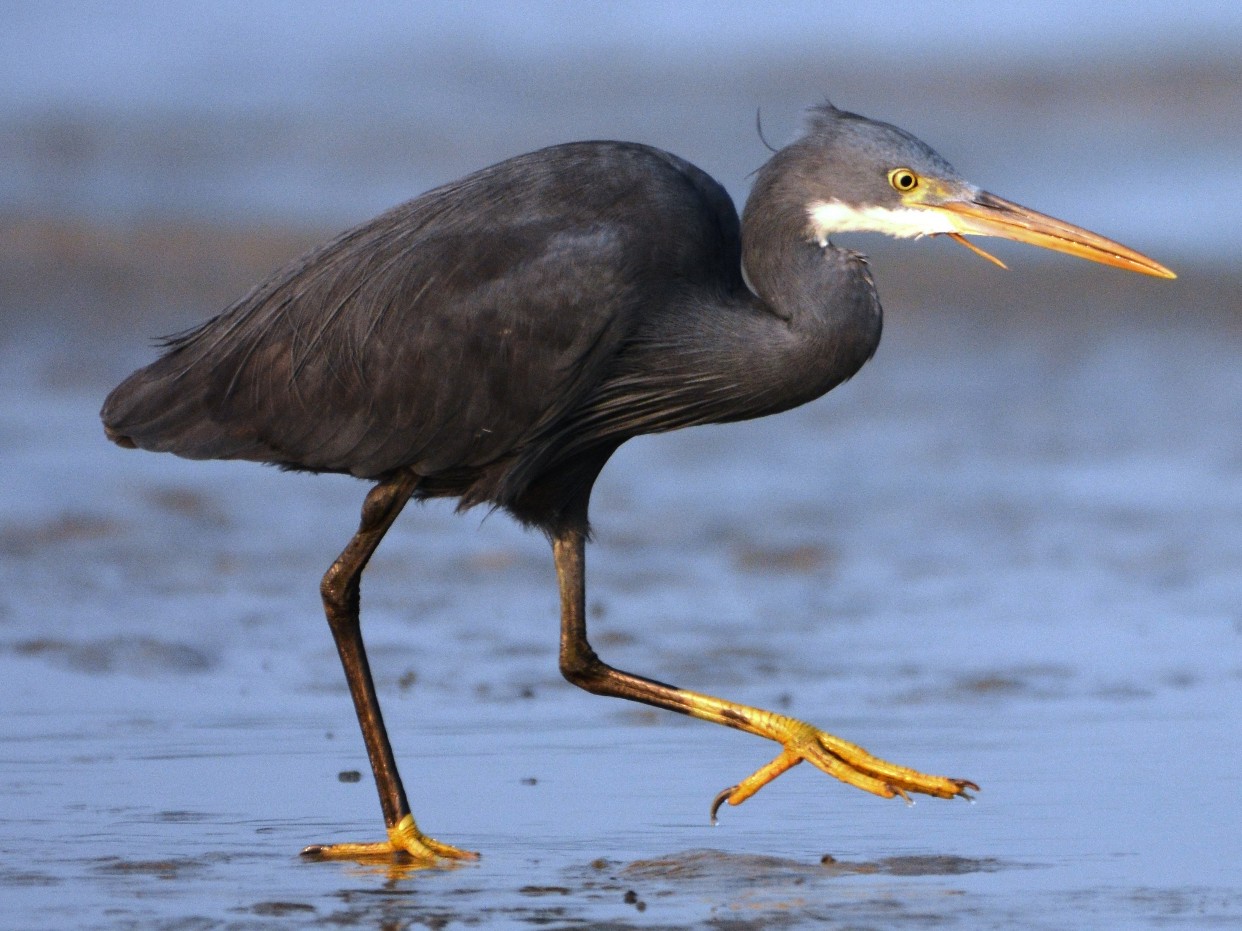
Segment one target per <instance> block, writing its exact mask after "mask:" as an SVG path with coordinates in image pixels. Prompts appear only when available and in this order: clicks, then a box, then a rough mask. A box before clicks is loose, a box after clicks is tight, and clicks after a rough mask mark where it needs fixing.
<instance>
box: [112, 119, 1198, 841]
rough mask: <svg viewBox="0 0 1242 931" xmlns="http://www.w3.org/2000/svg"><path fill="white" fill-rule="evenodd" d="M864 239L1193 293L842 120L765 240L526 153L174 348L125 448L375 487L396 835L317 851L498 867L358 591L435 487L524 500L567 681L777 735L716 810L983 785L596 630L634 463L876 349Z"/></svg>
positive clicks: (134, 397)
mask: <svg viewBox="0 0 1242 931" xmlns="http://www.w3.org/2000/svg"><path fill="white" fill-rule="evenodd" d="M853 230H861V231H878V232H881V233H887V234H890V235H892V236H898V237H919V236H925V235H937V234H945V235H948V236H951V237H953V238H955V239H957V240H958V241H959V242H962V243H963V244H967V243H966V240H965V239H964V238H963V237H964V236H967V235H977V236H1001V237H1005V238H1007V239H1013V240H1019V241H1022V242H1027V243H1032V244H1034V245H1037V246H1042V247H1044V248H1047V249H1055V250H1058V251H1060V252H1067V253H1070V254H1071V255H1076V256H1080V257H1082V258H1086V259H1091V260H1093V261H1096V262H1103V263H1105V264H1108V265H1113V266H1117V267H1118V268H1123V269H1129V270H1131V271H1137V272H1142V273H1144V274H1148V275H1155V276H1159V277H1165V278H1172V277H1174V275H1173V273H1172V272H1170V271H1169V270H1168V269H1166V268H1165V267H1164V266H1162V265H1160V264H1158V263H1157V262H1154V261H1152V260H1151V259H1149V258H1146V257H1145V256H1143V255H1140V254H1139V253H1137V252H1134V251H1133V250H1131V249H1128V248H1126V247H1125V246H1122V245H1120V244H1119V243H1116V242H1113V241H1111V240H1108V239H1105V238H1104V237H1102V236H1098V235H1096V234H1095V233H1091V232H1089V231H1087V230H1084V229H1081V228H1079V227H1076V226H1071V225H1070V224H1068V223H1064V222H1062V221H1060V220H1056V219H1053V218H1051V217H1048V216H1045V215H1043V214H1039V213H1036V212H1034V211H1032V210H1029V209H1027V208H1025V207H1021V206H1019V205H1017V204H1014V203H1011V202H1009V201H1006V200H1002V199H1001V198H999V197H996V196H994V195H992V194H989V193H987V192H985V191H982V190H980V189H979V188H978V187H976V186H974V185H973V184H970V183H968V182H966V181H965V180H964V179H963V178H961V177H960V176H959V175H958V174H957V172H956V171H954V169H953V168H952V167H951V166H950V165H949V163H948V162H946V161H945V160H944V159H943V158H941V157H940V156H939V155H938V154H937V153H936V152H934V151H933V150H932V149H931V148H929V147H928V146H927V145H925V144H924V143H923V142H921V141H919V140H918V139H916V138H914V137H913V136H911V135H910V134H908V133H906V132H904V131H902V130H900V129H898V128H896V127H894V126H891V125H888V124H885V123H880V122H875V121H872V120H869V119H866V118H864V117H861V116H858V115H856V114H853V113H847V112H844V111H841V110H838V109H836V108H835V107H833V106H831V105H830V104H825V105H822V106H819V107H815V108H813V109H812V110H811V111H810V115H809V118H808V123H807V128H806V131H805V133H804V134H803V135H802V136H801V137H800V138H799V139H797V140H796V141H795V142H793V143H792V144H790V145H788V146H786V147H785V148H783V149H781V150H780V151H778V152H776V153H775V154H774V155H773V156H772V158H771V159H770V160H769V161H768V162H767V163H766V164H765V165H764V166H763V167H762V168H761V169H760V170H759V171H758V173H757V176H756V178H755V181H754V186H753V189H752V191H751V193H750V197H749V199H748V200H747V203H746V208H745V211H744V213H743V214H742V217H741V219H740V221H739V217H738V214H737V211H736V210H735V208H734V206H733V202H732V201H731V200H730V198H729V196H728V194H727V193H726V192H725V190H724V188H723V187H721V186H720V185H719V184H718V183H717V182H716V181H714V180H713V179H712V178H711V177H709V176H708V175H707V174H706V173H705V172H703V171H702V170H700V169H699V168H696V167H695V166H694V165H691V164H689V163H688V162H686V161H684V160H682V159H680V158H678V157H677V156H675V155H671V154H669V153H667V152H663V151H660V150H658V149H655V148H652V147H650V146H646V145H638V144H633V143H624V142H579V143H571V144H567V145H557V146H553V147H551V148H546V149H541V150H539V151H537V152H532V153H529V154H526V155H519V156H517V157H516V158H511V159H509V160H507V161H504V162H501V163H500V164H497V165H493V166H492V167H490V168H485V169H483V170H481V171H478V172H475V173H474V174H471V175H468V176H466V177H464V178H462V179H461V180H459V181H454V182H452V183H450V184H446V185H444V186H443V187H439V188H436V189H435V190H432V191H429V192H428V193H426V194H424V195H422V196H421V197H418V198H415V199H414V200H412V201H409V202H408V203H405V204H402V205H400V206H398V207H395V208H394V209H392V210H390V211H389V212H387V213H385V214H383V215H381V216H379V217H377V218H375V219H374V220H371V221H370V222H367V223H364V224H362V225H361V226H358V227H356V228H354V229H351V230H349V231H348V232H346V233H344V234H342V235H341V236H340V237H338V238H337V239H335V240H334V241H332V242H330V243H328V244H327V245H326V246H323V247H322V248H320V249H318V250H316V251H313V252H311V253H310V254H308V255H306V256H305V257H303V258H301V259H300V260H298V261H296V262H294V263H292V264H291V265H289V266H288V267H287V268H285V269H283V270H282V271H279V272H277V273H276V274H275V275H273V276H272V277H271V278H269V279H268V280H267V281H265V282H264V283H262V284H260V285H259V286H258V287H256V288H255V289H254V290H253V291H251V292H250V293H249V294H247V295H246V296H245V297H243V298H242V299H241V300H240V301H238V302H237V303H236V304H234V305H233V306H232V307H230V308H229V309H228V310H226V311H225V312H224V313H222V314H220V315H219V316H217V317H215V318H214V319H212V320H209V321H208V322H206V323H204V324H202V325H201V326H199V327H197V328H196V329H193V330H191V331H189V332H186V333H183V334H180V335H177V336H174V337H171V338H170V339H168V340H167V342H166V347H165V348H166V351H165V353H164V354H163V356H162V357H161V358H159V359H158V360H157V361H155V362H153V363H152V364H151V365H149V366H147V367H146V368H143V369H140V370H139V371H137V372H135V373H134V374H132V375H131V376H130V377H129V378H127V379H126V380H125V381H124V382H122V383H121V385H120V386H119V387H117V388H116V389H115V390H114V391H113V392H112V393H111V394H110V395H109V396H108V399H107V401H106V402H105V404H104V406H103V411H102V417H103V422H104V424H105V428H106V432H107V435H108V437H109V438H110V439H111V440H113V441H114V442H116V443H118V444H120V445H121V446H125V447H131V448H133V447H137V448H141V449H148V450H154V451H159V452H171V453H176V454H177V455H179V456H186V457H189V458H193V459H250V460H256V461H259V462H266V463H272V464H275V465H278V466H280V467H282V468H286V469H296V470H304V471H310V472H337V473H348V474H350V475H354V476H357V477H358V478H362V479H366V480H368V481H371V482H374V483H375V485H374V487H373V488H372V489H371V490H370V491H369V492H368V494H367V496H366V501H365V503H364V505H363V508H362V518H361V524H360V526H359V529H358V532H357V533H356V534H355V535H354V536H353V538H352V539H351V540H350V542H349V544H348V545H347V546H346V547H345V549H344V551H343V552H342V553H341V555H340V557H339V558H338V559H337V560H336V561H335V562H334V563H333V564H332V566H331V568H329V569H328V572H327V574H326V575H325V576H324V577H323V581H322V584H321V594H322V597H323V604H324V609H325V611H326V614H327V618H328V624H329V626H330V627H331V630H332V634H333V637H334V638H335V640H336V645H337V648H338V650H339V652H340V656H341V662H342V664H343V665H344V669H345V677H346V679H347V680H348V683H349V688H350V692H351V694H352V696H353V700H354V704H355V707H356V710H357V713H358V719H359V722H360V724H361V727H362V735H363V738H364V740H365V742H366V747H367V752H368V754H369V756H370V761H371V767H372V769H373V770H374V773H375V781H376V785H377V787H378V789H379V796H380V802H381V806H382V808H383V814H384V823H385V825H386V826H387V831H388V839H387V840H386V841H382V842H379V843H370V844H333V845H322V846H315V847H308V848H307V850H306V851H305V852H306V853H308V854H312V855H318V856H325V857H354V858H358V857H374V856H384V857H390V856H398V857H402V856H405V857H410V858H413V859H414V860H415V861H420V862H427V863H431V862H436V861H438V860H440V859H442V858H447V859H461V858H469V857H473V856H474V854H472V853H470V852H468V851H464V850H460V849H458V848H456V847H452V846H449V845H447V844H443V843H440V842H439V841H436V840H433V839H432V838H430V837H428V836H426V835H425V834H423V833H422V832H421V831H420V830H419V828H418V827H417V826H416V824H415V822H414V818H413V816H412V815H411V812H410V806H409V803H408V801H407V799H406V793H405V790H404V788H403V787H402V783H401V779H400V776H399V775H398V772H397V764H396V760H395V759H394V756H393V752H392V748H391V746H390V744H389V741H388V736H387V734H386V732H385V730H384V724H383V720H382V718H381V715H380V706H379V701H378V699H377V697H376V693H375V687H374V684H373V683H372V679H371V674H370V671H369V667H368V663H367V657H366V652H365V650H364V647H363V642H362V637H361V632H360V626H359V579H360V577H361V574H362V571H363V569H364V568H365V566H366V564H367V561H368V560H369V559H370V557H371V555H372V553H373V552H374V551H375V548H376V546H377V545H378V544H379V542H380V540H381V538H382V537H383V536H384V533H385V532H386V531H387V530H388V528H389V526H391V524H392V522H393V521H394V520H395V519H396V517H397V515H398V513H399V512H400V511H401V509H402V508H403V506H404V505H405V504H406V502H407V501H408V500H409V499H410V498H415V499H426V498H436V497H449V498H456V499H457V500H458V502H459V507H460V508H461V509H465V508H469V507H472V506H474V505H477V504H486V505H490V506H492V507H495V508H501V509H504V510H506V511H508V512H509V513H510V514H512V515H513V516H514V517H515V518H516V519H517V520H519V521H520V522H522V523H523V524H525V525H527V526H529V527H534V528H538V529H539V530H541V531H543V533H545V534H546V535H547V536H548V538H549V539H550V540H551V543H552V549H553V554H554V559H555V566H556V573H557V577H558V580H559V585H560V605H561V640H560V668H561V672H562V673H563V674H564V676H565V678H567V679H568V680H569V681H570V682H572V683H574V684H575V685H578V686H580V687H582V688H584V689H586V690H587V691H590V692H594V693H596V694H601V695H612V696H617V697H620V698H627V699H630V700H632V701H637V702H643V703H645V704H648V705H654V706H656V707H658V708H666V709H669V710H671V711H677V712H681V713H682V714H687V715H691V716H693V717H696V718H702V719H704V720H707V721H714V722H716V723H718V724H725V725H727V726H729V727H733V728H737V729H738V730H742V731H747V732H749V733H751V734H756V735H758V736H760V737H766V738H768V739H770V740H774V741H776V742H777V743H778V744H780V745H781V751H780V753H779V755H778V756H777V757H776V758H775V759H774V760H773V761H772V762H771V763H768V764H767V765H765V766H763V767H762V768H761V769H759V770H758V771H757V772H756V773H754V774H753V775H751V776H749V777H748V778H746V779H743V780H742V781H741V782H739V783H737V784H736V785H733V786H730V787H729V788H728V789H726V790H725V791H724V792H722V793H721V794H720V795H719V796H718V797H717V798H716V800H715V802H714V804H713V806H712V815H713V817H714V816H715V812H716V809H717V808H718V807H719V806H720V805H721V804H722V803H723V802H725V801H727V802H729V803H730V804H733V805H737V804H740V803H741V802H742V801H744V800H745V799H747V798H749V797H750V796H751V795H753V794H754V793H755V792H757V791H758V790H759V789H760V788H761V787H763V786H764V785H765V784H767V783H768V782H770V781H771V780H772V779H775V778H776V777H777V776H779V775H780V774H781V773H783V772H785V771H786V770H788V769H789V768H790V767H792V766H794V765H796V764H798V763H799V762H801V761H802V760H808V761H810V762H811V763H812V764H814V765H815V766H817V767H819V768H820V769H822V770H823V771H824V772H826V773H828V774H829V775H831V776H835V777H836V778H838V779H840V780H842V781H844V782H847V783H849V784H851V785H854V786H857V787H858V788H860V789H864V790H866V791H868V792H872V793H874V794H876V795H879V796H884V797H889V798H891V797H893V796H895V795H900V796H903V797H904V796H908V794H909V793H924V794H927V795H933V796H938V797H940V798H953V797H954V796H963V795H966V793H967V790H972V789H977V786H975V785H974V784H973V783H971V782H969V781H967V780H964V779H949V778H945V777H942V776H929V775H925V774H923V773H920V772H918V771H916V770H913V769H908V768H906V767H904V766H897V765H894V764H892V763H888V762H885V761H884V760H881V759H878V758H876V757H874V756H872V755H871V754H869V753H867V752H866V751H865V750H863V749H862V748H861V747H859V746H856V745H854V744H851V743H848V742H846V741H843V740H840V739H839V738H837V737H834V736H832V735H831V734H828V733H825V732H824V731H822V730H820V729H818V728H816V727H813V726H811V725H810V724H806V723H803V722H801V721H798V720H795V719H793V718H790V717H788V716H785V715H782V714H776V713H774V712H770V711H765V710H762V709H759V708H752V707H748V706H745V705H740V704H737V703H735V702H731V701H726V700H723V699H719V698H714V697H712V696H709V695H703V694H699V693H696V692H691V691H687V690H684V689H679V688H675V687H673V686H671V685H666V684H664V683H661V682H658V681H654V680H652V679H648V678H645V677H643V676H638V675H634V674H631V673H628V672H623V671H621V670H619V669H615V668H613V667H611V666H609V665H607V664H605V663H604V662H602V661H601V660H600V659H599V657H598V656H597V655H596V653H595V651H594V650H593V649H592V648H591V645H590V644H589V643H588V641H587V631H586V612H585V563H584V547H585V544H586V541H587V538H588V534H589V524H588V502H589V498H590V494H591V488H592V485H593V484H594V482H595V479H596V477H597V476H598V475H599V472H600V470H601V469H602V468H603V467H604V464H605V463H606V462H607V461H608V458H609V457H610V456H611V455H612V454H613V452H614V451H616V449H617V447H618V446H620V445H621V444H622V443H624V442H625V441H626V440H627V439H630V438H631V437H635V436H639V435H641V434H647V433H657V432H662V431H666V430H675V429H678V428H681V427H688V426H692V425H694V424H706V423H724V422H727V421H737V420H744V419H747V418H752V417H762V416H765V415H767V414H774V413H777V412H779V411H784V410H788V409H789V408H792V407H795V406H797V405H799V404H804V403H806V402H808V401H810V400H812V399H814V398H818V397H819V396H821V395H823V394H824V393H825V392H827V391H829V390H831V389H832V388H833V387H835V386H836V385H839V384H840V383H841V382H843V381H845V380H846V379H848V378H849V377H851V376H852V375H853V374H854V373H855V372H857V371H858V370H859V368H861V367H862V365H863V364H864V363H865V362H866V361H867V360H868V359H869V358H870V357H871V355H872V353H874V352H875V349H876V346H877V344H878V343H879V339H880V320H881V316H880V302H879V300H878V298H877V296H876V290H875V286H874V284H873V282H872V279H871V275H870V273H869V271H868V267H867V263H866V260H865V259H864V258H863V257H862V256H860V255H858V254H857V253H855V252H852V251H849V250H846V249H842V248H838V247H836V246H834V245H833V244H832V243H831V241H830V238H829V237H830V236H832V235H833V234H834V233H838V232H845V231H853ZM968 245H970V248H972V249H974V250H975V251H977V252H980V254H982V255H984V256H985V257H987V258H991V256H988V255H987V253H984V252H982V250H980V249H979V248H978V247H977V246H975V245H973V244H968ZM993 261H996V260H995V259H993Z"/></svg>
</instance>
